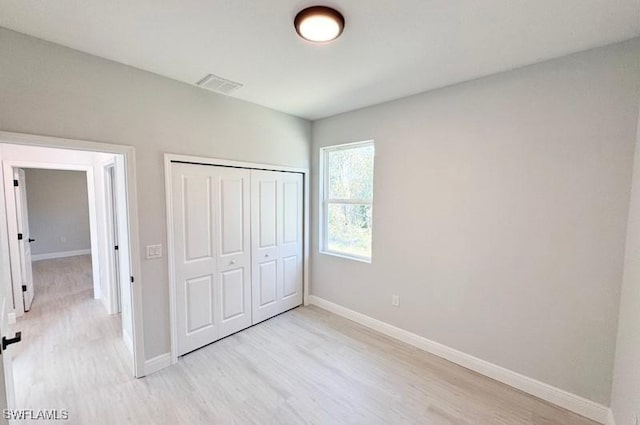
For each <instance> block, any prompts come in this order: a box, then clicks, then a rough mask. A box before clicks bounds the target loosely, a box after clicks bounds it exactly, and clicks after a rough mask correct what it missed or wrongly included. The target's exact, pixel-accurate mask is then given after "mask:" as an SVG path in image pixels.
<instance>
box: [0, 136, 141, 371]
mask: <svg viewBox="0 0 640 425" xmlns="http://www.w3.org/2000/svg"><path fill="white" fill-rule="evenodd" d="M0 143H10V144H18V145H28V146H40V147H49V148H61V149H74V150H81V151H89V152H104V153H113V154H119V155H122V156H123V157H124V163H125V164H124V165H125V166H124V174H125V176H124V177H125V186H126V193H127V219H128V220H127V221H128V228H129V229H128V230H129V252H130V255H129V265H130V270H131V275H132V276H134V277H135V283H134V284H133V290H132V303H131V304H132V305H131V313H132V321H133V326H132V328H133V335H132V339H133V341H132V343H133V362H132V363H133V375H134V376H135V377H142V376H144V374H145V372H144V361H145V357H144V337H143V332H144V331H143V321H142V319H143V317H142V314H143V311H142V273H141V269H140V238H139V234H138V196H137V190H136V181H137V180H136V156H135V149H134V148H133V147H132V146H125V145H114V144H110V143H100V142H91V141H85V140H74V139H63V138H58V137H49V136H38V135H31V134H23V133H13V132H6V131H0ZM0 191H2V192H4V185H0ZM0 195H2V196H0V223H6V216H5V212H6V211H5V206H4V199H5V198H4V194H3V193H0ZM7 238H8V237H7V228H6V226H4V225H0V265H2V269H3V270H9V269H8V268H7V266H8V265H9V251H8V249H7V248H6V247H7V243H8V239H7ZM10 282H11V276H10V274H9V273H8V272H2V273H0V285H1V286H2V287H3V288H7V287H8V286H9V285H11V283H10ZM7 289H8V288H7Z"/></svg>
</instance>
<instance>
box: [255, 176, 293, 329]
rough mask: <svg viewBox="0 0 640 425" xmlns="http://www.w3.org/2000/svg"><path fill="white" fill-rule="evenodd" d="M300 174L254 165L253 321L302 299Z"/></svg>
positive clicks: (268, 316)
mask: <svg viewBox="0 0 640 425" xmlns="http://www.w3.org/2000/svg"><path fill="white" fill-rule="evenodd" d="M302 205H303V204H302V175H301V174H296V173H284V172H276V171H259V170H252V171H251V209H252V217H251V223H252V227H251V230H252V235H253V236H252V237H253V241H252V246H253V251H252V255H253V275H252V282H253V285H252V288H253V323H258V322H260V321H262V320H265V319H268V318H270V317H273V316H275V315H277V314H279V313H282V312H284V311H286V310H289V309H291V308H293V307H296V306H298V305H300V304H302V264H303V263H302V216H303V215H302V214H303V210H302Z"/></svg>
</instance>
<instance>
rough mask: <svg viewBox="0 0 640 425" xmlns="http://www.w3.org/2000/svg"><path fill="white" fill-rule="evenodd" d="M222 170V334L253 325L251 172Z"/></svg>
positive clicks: (219, 201)
mask: <svg viewBox="0 0 640 425" xmlns="http://www.w3.org/2000/svg"><path fill="white" fill-rule="evenodd" d="M214 168H217V169H218V170H219V173H220V174H219V176H220V180H219V188H220V190H219V194H220V195H219V199H218V206H219V211H220V213H219V214H218V217H219V220H218V222H217V226H218V229H219V234H220V238H219V239H218V243H219V250H218V252H219V255H218V271H219V273H220V274H219V280H220V289H219V291H220V292H219V297H220V300H221V305H220V337H221V338H222V337H225V336H227V335H230V334H232V333H234V332H237V331H239V330H241V329H244V328H246V327H248V326H251V207H250V202H251V197H250V191H251V173H250V172H249V170H244V169H237V168H225V167H214Z"/></svg>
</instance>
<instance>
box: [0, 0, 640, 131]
mask: <svg viewBox="0 0 640 425" xmlns="http://www.w3.org/2000/svg"><path fill="white" fill-rule="evenodd" d="M313 4H325V5H333V6H334V7H336V8H337V9H339V10H340V11H341V12H342V13H343V14H344V16H345V20H346V27H345V31H344V33H343V35H342V37H341V38H339V39H338V40H337V41H336V42H334V43H332V44H329V45H323V46H318V45H312V44H309V43H306V42H304V41H302V40H301V39H299V38H298V37H297V36H296V33H295V30H294V28H293V17H294V16H295V14H296V12H297V11H299V10H300V9H302V8H304V7H306V6H310V5H313ZM0 26H3V27H6V28H9V29H13V30H15V31H19V32H23V33H26V34H30V35H34V36H36V37H40V38H43V39H45V40H49V41H52V42H55V43H59V44H62V45H65V46H68V47H72V48H74V49H77V50H81V51H84V52H88V53H91V54H94V55H97V56H102V57H105V58H108V59H112V60H114V61H117V62H122V63H125V64H128V65H132V66H135V67H137V68H141V69H144V70H148V71H151V72H154V73H157V74H160V75H164V76H167V77H170V78H174V79H176V80H180V81H184V82H187V83H192V84H193V83H195V82H196V81H198V80H200V79H201V78H202V77H203V76H204V75H206V74H208V73H213V74H216V75H219V76H222V77H224V78H227V79H230V80H234V81H238V82H241V83H243V84H244V87H243V88H241V89H240V90H238V91H236V92H234V93H233V96H234V97H237V98H240V99H245V100H248V101H250V102H254V103H258V104H260V105H265V106H268V107H271V108H274V109H277V110H280V111H284V112H288V113H291V114H294V115H298V116H301V117H304V118H309V119H317V118H322V117H326V116H329V115H333V114H337V113H340V112H344V111H348V110H352V109H356V108H360V107H363V106H368V105H372V104H376V103H380V102H384V101H387V100H391V99H395V98H399V97H403V96H406V95H410V94H414V93H418V92H421V91H425V90H429V89H434V88H437V87H443V86H446V85H450V84H454V83H458V82H461V81H465V80H470V79H474V78H478V77H481V76H484V75H488V74H492V73H495V72H499V71H505V70H508V69H512V68H515V67H519V66H522V65H526V64H530V63H534V62H539V61H541V60H545V59H550V58H553V57H557V56H562V55H565V54H568V53H571V52H576V51H580V50H585V49H588V48H592V47H596V46H601V45H605V44H609V43H613V42H617V41H622V40H625V39H629V38H633V37H636V36H638V35H640V0H348V1H340V2H338V1H337V0H334V1H323V0H318V1H308V0H44V1H43V0H0Z"/></svg>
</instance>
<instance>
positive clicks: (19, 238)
mask: <svg viewBox="0 0 640 425" xmlns="http://www.w3.org/2000/svg"><path fill="white" fill-rule="evenodd" d="M18 240H19V241H21V240H22V233H18Z"/></svg>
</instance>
